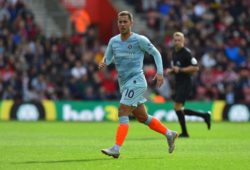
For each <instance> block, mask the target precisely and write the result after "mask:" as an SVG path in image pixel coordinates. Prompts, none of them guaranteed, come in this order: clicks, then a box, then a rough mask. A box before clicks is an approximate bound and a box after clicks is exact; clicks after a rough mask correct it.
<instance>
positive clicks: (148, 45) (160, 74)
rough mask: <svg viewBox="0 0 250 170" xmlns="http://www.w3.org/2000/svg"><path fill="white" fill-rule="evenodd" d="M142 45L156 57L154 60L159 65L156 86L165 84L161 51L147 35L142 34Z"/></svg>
mask: <svg viewBox="0 0 250 170" xmlns="http://www.w3.org/2000/svg"><path fill="white" fill-rule="evenodd" d="M139 44H140V47H141V49H142V50H143V51H145V52H147V53H148V54H150V55H151V56H153V57H154V61H155V64H156V67H157V73H156V75H155V77H154V79H155V80H156V86H157V87H160V86H161V85H162V84H163V81H164V79H163V65H162V58H161V54H160V52H159V51H158V50H157V49H156V48H155V46H154V45H153V44H152V43H151V42H150V41H149V39H148V38H146V37H145V36H141V37H140V39H139Z"/></svg>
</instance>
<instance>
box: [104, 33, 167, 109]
mask: <svg viewBox="0 0 250 170" xmlns="http://www.w3.org/2000/svg"><path fill="white" fill-rule="evenodd" d="M145 52H147V53H148V54H150V55H151V56H153V57H154V60H155V63H156V67H157V73H158V74H163V66H162V58H161V55H160V53H159V51H158V50H157V49H156V48H155V47H154V45H153V44H152V43H151V42H150V41H149V39H148V38H146V37H145V36H142V35H139V34H136V33H132V35H131V36H130V37H129V38H128V39H127V40H126V41H122V40H121V35H120V34H119V35H116V36H114V37H113V38H111V39H110V41H109V44H108V47H107V49H106V52H105V60H104V61H105V64H107V65H109V64H111V63H114V64H115V66H116V69H117V72H118V82H119V86H120V91H121V94H122V99H121V103H123V104H128V105H133V106H137V105H138V103H143V102H145V99H144V98H143V97H142V96H143V93H144V92H145V90H146V88H147V82H146V80H145V76H144V73H143V59H144V53H145ZM138 88H141V89H138ZM142 89H143V90H142ZM131 90H132V91H131ZM125 98H127V99H126V101H129V102H124V100H125ZM138 100H139V101H138Z"/></svg>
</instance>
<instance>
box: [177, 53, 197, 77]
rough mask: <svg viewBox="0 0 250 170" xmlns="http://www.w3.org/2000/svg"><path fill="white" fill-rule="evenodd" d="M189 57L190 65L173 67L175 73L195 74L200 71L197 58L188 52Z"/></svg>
mask: <svg viewBox="0 0 250 170" xmlns="http://www.w3.org/2000/svg"><path fill="white" fill-rule="evenodd" d="M187 59H188V61H189V65H188V66H187V67H177V66H174V67H172V70H173V72H174V73H185V74H194V73H196V72H198V71H199V66H198V62H197V60H196V59H195V58H194V57H193V56H192V55H191V53H188V54H187Z"/></svg>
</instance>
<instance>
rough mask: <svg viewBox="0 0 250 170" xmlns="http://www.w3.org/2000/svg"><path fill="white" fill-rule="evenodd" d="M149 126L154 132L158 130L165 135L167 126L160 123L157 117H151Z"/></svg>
mask: <svg viewBox="0 0 250 170" xmlns="http://www.w3.org/2000/svg"><path fill="white" fill-rule="evenodd" d="M148 126H149V128H150V129H152V130H154V131H156V132H159V133H161V134H163V135H166V134H167V130H168V129H167V128H166V126H165V125H164V124H162V123H161V122H160V121H159V120H158V119H156V118H154V117H152V119H151V121H150V123H149V125H148Z"/></svg>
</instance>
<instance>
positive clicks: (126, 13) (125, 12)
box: [118, 11, 133, 21]
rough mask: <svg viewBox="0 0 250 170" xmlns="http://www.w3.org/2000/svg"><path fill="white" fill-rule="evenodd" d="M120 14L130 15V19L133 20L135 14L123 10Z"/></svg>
mask: <svg viewBox="0 0 250 170" xmlns="http://www.w3.org/2000/svg"><path fill="white" fill-rule="evenodd" d="M118 16H128V18H129V20H130V21H133V15H132V13H131V12H129V11H121V12H119V13H118Z"/></svg>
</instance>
